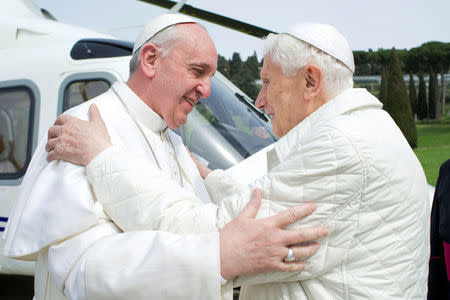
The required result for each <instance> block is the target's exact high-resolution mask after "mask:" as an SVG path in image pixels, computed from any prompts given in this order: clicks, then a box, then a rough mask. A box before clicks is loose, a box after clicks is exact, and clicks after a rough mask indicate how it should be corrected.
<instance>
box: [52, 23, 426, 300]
mask: <svg viewBox="0 0 450 300" xmlns="http://www.w3.org/2000/svg"><path fill="white" fill-rule="evenodd" d="M353 72H354V61H353V54H352V50H351V48H350V47H349V45H348V43H347V41H346V40H345V38H344V37H343V36H342V35H341V34H340V33H338V32H337V31H336V30H335V29H334V28H333V27H331V26H328V25H323V24H315V23H306V24H305V23H304V24H297V25H294V26H292V27H291V28H289V29H288V30H287V31H285V32H284V33H281V34H277V35H269V36H268V38H267V39H266V41H265V49H264V66H263V68H262V70H261V80H262V84H263V86H262V88H261V91H260V93H259V96H258V99H257V100H256V105H257V106H258V107H260V108H262V109H264V110H265V112H266V113H267V114H268V115H269V116H270V117H271V122H272V126H273V130H274V133H275V134H276V135H277V136H279V137H280V140H279V141H278V142H276V143H275V144H274V147H273V148H272V149H270V150H268V151H267V154H266V157H267V168H268V173H267V174H265V175H264V176H261V177H260V178H258V179H256V180H255V181H254V182H252V183H250V184H248V185H243V184H240V183H238V182H236V181H235V180H233V178H232V177H231V176H230V175H229V174H228V173H227V171H222V170H214V171H212V172H211V171H210V170H208V169H207V168H205V167H204V166H200V167H199V170H200V172H201V174H202V176H204V177H205V184H206V186H207V188H208V192H209V193H210V195H211V198H212V200H213V201H214V202H215V203H216V205H217V206H216V207H214V208H213V209H211V207H208V208H207V207H205V205H202V204H201V202H200V201H198V200H197V199H196V198H195V197H193V196H189V195H187V194H186V193H185V192H184V191H183V190H182V189H181V188H179V187H176V185H175V184H173V183H172V182H170V181H169V180H167V179H166V178H164V176H163V174H162V173H161V172H160V171H159V170H158V169H157V168H155V167H154V166H151V165H147V164H143V163H142V162H141V160H140V159H139V158H136V157H130V156H129V155H127V152H126V151H124V150H122V149H120V148H119V147H116V146H112V147H109V148H107V149H106V150H104V151H102V152H100V153H99V151H98V150H95V151H94V150H92V151H91V150H89V149H90V146H89V145H94V144H96V143H97V142H96V141H89V134H87V133H90V128H91V127H92V126H93V125H94V124H97V125H98V124H99V123H101V119H100V117H99V116H98V115H94V114H93V115H92V118H93V121H92V122H86V123H83V124H81V125H82V126H85V128H86V131H85V132H83V131H78V132H76V133H74V134H73V137H72V138H73V142H77V143H79V144H82V145H83V147H82V148H85V149H88V150H87V151H84V152H83V153H81V152H78V153H77V152H76V151H68V152H65V153H62V152H59V151H57V148H55V145H58V143H59V144H60V145H61V144H62V146H64V145H63V143H64V142H62V141H57V140H53V141H52V142H51V143H49V146H48V149H47V150H48V151H49V159H55V158H58V159H66V160H70V161H72V162H73V163H78V164H81V165H85V166H86V165H87V174H88V177H89V180H90V182H91V183H92V185H93V187H94V190H95V193H96V195H97V197H98V200H99V201H100V202H102V203H103V205H104V208H105V210H106V211H107V212H108V214H109V215H110V216H111V218H112V219H114V220H115V222H116V223H117V224H119V226H120V227H121V228H122V229H123V230H125V231H128V230H134V229H139V228H151V229H160V230H167V231H171V232H176V233H191V232H197V231H200V230H202V228H205V227H207V228H211V227H216V228H217V230H220V229H221V228H222V227H223V226H224V224H226V223H227V222H229V221H230V220H231V219H232V218H233V217H234V216H236V214H238V213H239V212H240V211H241V210H242V209H243V208H244V207H245V205H246V204H247V202H248V201H249V199H250V194H251V191H252V190H253V189H255V188H258V189H260V190H261V192H262V195H263V199H264V202H263V206H262V207H261V209H260V211H259V214H258V217H265V216H269V215H273V214H276V213H278V212H280V211H282V210H284V209H286V208H288V207H292V206H294V205H297V204H298V203H302V202H310V201H314V202H315V203H316V204H317V207H318V208H317V211H316V212H315V213H314V214H313V215H310V216H308V217H307V218H305V219H302V220H301V221H299V222H297V223H295V225H294V227H299V226H312V225H319V224H320V225H326V226H327V227H328V229H329V235H328V237H327V238H325V239H323V240H320V241H319V242H320V245H321V247H320V249H319V250H318V252H317V253H316V254H315V255H314V256H313V257H311V258H310V259H308V260H307V263H308V265H307V267H306V268H305V269H304V270H303V271H300V272H293V273H290V274H282V273H267V274H262V275H256V276H249V277H240V278H237V279H235V281H234V284H235V285H236V286H239V285H241V286H242V289H241V298H244V299H425V298H426V295H427V275H428V256H429V245H428V240H429V238H428V232H429V207H428V206H429V204H428V192H427V186H426V180H425V176H424V173H423V170H422V167H421V165H420V163H419V161H418V160H417V158H416V156H415V155H414V153H413V151H412V150H411V148H410V146H409V145H408V143H407V141H406V139H405V138H404V136H403V135H402V133H401V131H400V129H399V128H398V127H397V125H396V124H395V122H394V121H393V120H392V118H391V117H390V116H389V114H388V113H386V112H385V111H384V110H382V104H381V103H380V102H379V101H378V100H377V99H376V98H375V97H374V96H372V95H371V94H370V93H369V92H367V91H366V90H365V89H354V88H353V79H352V76H353ZM93 111H94V110H93ZM70 121H71V122H69V124H63V125H58V126H65V127H66V129H67V130H68V131H70V128H71V124H73V123H74V122H76V120H73V119H70ZM83 133H84V134H83ZM103 136H104V138H105V139H108V135H107V133H106V131H105V130H104V133H103ZM61 140H64V139H61ZM65 140H66V143H70V139H69V138H67V137H66V139H65ZM91 148H95V147H91ZM97 154H98V155H97ZM94 157H95V158H94ZM118 191H122V192H118ZM161 194H164V195H165V196H164V197H161ZM168 194H170V195H171V197H168V196H167V195H168ZM168 198H169V199H171V200H167V199H168ZM243 251H245V249H243ZM290 259H292V257H290V256H289V255H288V257H286V260H290Z"/></svg>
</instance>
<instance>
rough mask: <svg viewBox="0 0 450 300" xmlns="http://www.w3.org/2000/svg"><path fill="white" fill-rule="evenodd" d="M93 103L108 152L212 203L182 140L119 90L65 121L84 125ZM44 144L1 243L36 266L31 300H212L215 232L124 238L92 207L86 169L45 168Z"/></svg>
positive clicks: (216, 272)
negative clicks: (119, 151) (121, 153)
mask: <svg viewBox="0 0 450 300" xmlns="http://www.w3.org/2000/svg"><path fill="white" fill-rule="evenodd" d="M92 103H96V104H97V105H98V107H99V110H100V112H101V115H102V117H103V119H104V121H105V123H106V127H107V128H108V131H109V134H110V136H111V141H112V143H113V144H114V145H119V146H120V147H123V148H124V149H126V150H127V151H130V152H132V153H133V155H136V157H140V158H142V159H144V160H145V161H147V162H149V163H150V164H152V165H155V166H158V167H159V168H160V169H161V170H162V171H163V173H164V174H165V175H166V176H168V177H169V178H171V179H172V180H174V181H175V182H177V183H178V184H180V185H181V186H182V187H184V189H185V190H186V193H191V194H192V195H195V196H196V197H198V198H199V199H201V201H203V202H204V203H209V202H210V199H209V196H208V193H207V192H206V189H205V187H204V185H203V181H202V179H201V177H200V175H199V173H198V170H197V168H196V166H195V164H194V163H193V162H192V160H191V158H190V156H189V154H188V153H187V151H186V149H185V147H184V145H183V143H182V141H181V139H180V137H179V136H178V135H176V134H175V133H173V132H172V131H170V130H168V129H167V124H166V123H165V122H164V121H163V120H162V119H161V118H160V117H159V116H158V115H157V114H156V113H155V112H153V111H152V110H151V109H150V108H149V107H148V106H146V105H145V104H144V103H143V102H142V101H141V99H139V98H138V96H136V94H134V93H133V92H132V91H131V89H129V88H128V86H127V85H126V84H124V83H119V82H117V83H115V84H114V85H113V86H112V87H111V89H110V90H109V91H107V92H106V93H105V94H103V95H100V96H99V97H97V98H95V99H93V100H92V101H89V102H87V103H85V104H82V105H80V106H78V107H76V108H74V109H71V110H69V111H68V112H67V113H68V114H71V115H73V116H76V117H78V118H82V119H87V118H88V108H89V106H90V105H91V104H92ZM45 144H46V139H43V140H42V141H41V142H40V144H39V145H38V148H37V149H36V152H35V154H34V156H33V159H32V161H31V163H30V166H29V168H28V171H27V173H26V175H25V178H24V180H23V183H22V187H21V192H20V196H19V199H18V200H17V202H16V204H15V207H14V208H13V210H12V213H11V217H10V221H9V222H8V225H7V229H6V232H5V235H4V237H6V243H5V248H4V254H5V255H7V256H9V257H13V258H18V259H26V260H37V264H36V277H35V298H36V299H64V296H63V295H62V294H61V292H60V291H64V294H65V295H66V296H67V297H68V298H71V299H160V298H164V299H186V298H191V299H216V298H219V297H220V295H221V284H222V278H221V276H220V251H219V250H220V238H219V233H218V232H213V231H215V229H211V230H208V228H206V229H205V230H203V231H202V232H203V233H200V234H198V235H186V236H180V235H175V234H171V233H167V232H160V231H150V230H142V231H132V232H126V233H123V232H122V230H121V229H120V228H119V227H118V226H117V224H115V223H113V222H112V221H111V219H110V218H109V217H108V216H107V215H106V214H105V213H104V211H103V207H102V205H101V204H100V203H99V202H97V201H96V199H95V195H94V194H93V190H92V187H91V186H90V184H89V182H88V181H87V179H86V172H85V168H84V167H80V166H75V165H73V164H70V163H67V162H63V161H58V162H56V161H54V162H51V163H47V161H46V160H45V158H46V155H47V153H46V152H45ZM116 192H118V193H120V190H117V191H116ZM162 196H164V195H162ZM210 205H211V206H212V204H207V205H206V206H210ZM143 214H144V215H145V212H143ZM50 275H51V276H50ZM228 292H229V293H230V290H229V291H228Z"/></svg>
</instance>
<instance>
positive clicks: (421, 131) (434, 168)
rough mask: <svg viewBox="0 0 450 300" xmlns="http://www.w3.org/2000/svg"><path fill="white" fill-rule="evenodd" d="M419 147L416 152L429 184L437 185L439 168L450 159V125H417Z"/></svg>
mask: <svg viewBox="0 0 450 300" xmlns="http://www.w3.org/2000/svg"><path fill="white" fill-rule="evenodd" d="M417 136H418V142H419V147H417V148H416V149H415V150H414V152H415V153H416V155H417V158H418V159H419V160H420V163H421V164H422V167H423V169H424V171H425V175H426V176H427V181H428V183H429V184H432V185H436V180H437V176H438V174H439V166H440V165H441V164H442V163H443V162H444V161H446V160H447V159H449V158H450V123H449V122H443V121H440V122H432V123H423V124H420V123H419V124H417Z"/></svg>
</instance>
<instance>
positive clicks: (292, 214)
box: [288, 207, 297, 223]
mask: <svg viewBox="0 0 450 300" xmlns="http://www.w3.org/2000/svg"><path fill="white" fill-rule="evenodd" d="M288 212H289V221H290V222H289V223H294V222H295V221H297V214H296V212H295V209H294V208H293V207H289V209H288Z"/></svg>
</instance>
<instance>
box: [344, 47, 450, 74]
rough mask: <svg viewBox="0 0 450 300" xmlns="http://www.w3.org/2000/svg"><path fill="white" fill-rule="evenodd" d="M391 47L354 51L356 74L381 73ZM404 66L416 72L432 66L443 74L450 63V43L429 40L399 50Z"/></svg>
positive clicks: (407, 69)
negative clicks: (417, 45) (410, 47)
mask: <svg viewBox="0 0 450 300" xmlns="http://www.w3.org/2000/svg"><path fill="white" fill-rule="evenodd" d="M389 53H390V50H389V49H378V50H376V51H373V50H372V49H369V50H368V51H367V52H366V51H361V50H358V51H353V56H354V58H355V65H356V72H355V74H356V75H380V74H381V72H382V70H383V68H384V67H385V66H387V64H388V61H389ZM397 54H398V56H399V58H400V62H401V64H402V68H403V69H404V70H405V71H407V72H413V73H414V74H417V73H419V72H420V71H422V72H424V71H427V70H428V69H429V68H430V67H433V68H434V70H437V71H438V72H440V73H441V74H444V73H447V71H448V70H449V65H450V43H442V42H428V43H424V44H422V45H421V46H419V47H416V48H412V49H410V50H406V49H404V50H397Z"/></svg>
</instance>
